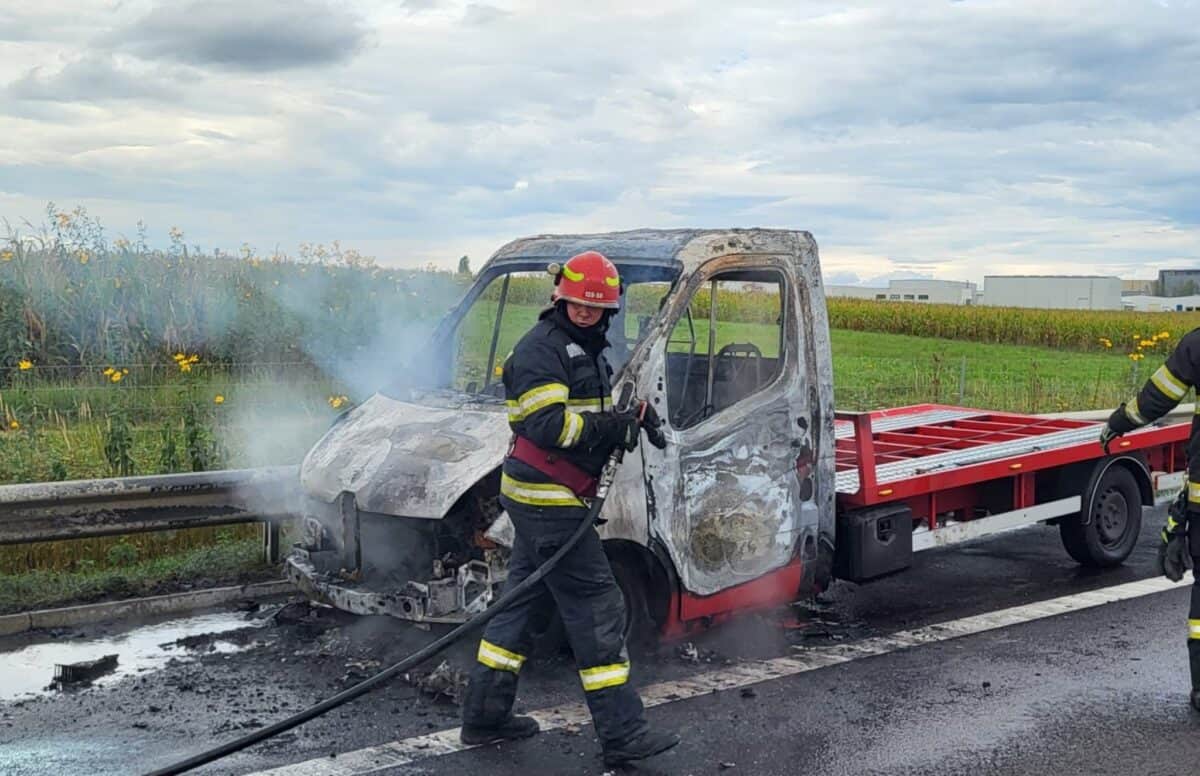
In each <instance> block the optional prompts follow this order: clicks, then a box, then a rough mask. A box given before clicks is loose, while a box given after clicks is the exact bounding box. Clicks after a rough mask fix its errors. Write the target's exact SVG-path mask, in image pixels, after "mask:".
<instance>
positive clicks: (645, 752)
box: [604, 730, 679, 766]
mask: <svg viewBox="0 0 1200 776" xmlns="http://www.w3.org/2000/svg"><path fill="white" fill-rule="evenodd" d="M678 743H679V735H678V734H676V733H667V732H665V731H662V730H647V731H646V732H644V733H642V734H641V735H639V736H638V737H637V738H634V739H632V740H630V741H627V742H625V743H623V744H613V745H609V746H606V747H604V764H605V765H607V766H616V765H621V764H623V763H629V762H633V761H634V760H644V759H646V758H647V757H653V756H654V755H656V754H661V753H663V752H665V751H667V750H668V749H670V748H671V747H673V746H675V745H676V744H678Z"/></svg>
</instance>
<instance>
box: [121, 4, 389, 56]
mask: <svg viewBox="0 0 1200 776" xmlns="http://www.w3.org/2000/svg"><path fill="white" fill-rule="evenodd" d="M366 36H367V32H366V30H365V28H364V27H363V25H362V22H361V21H360V20H359V18H358V17H357V16H355V15H353V14H351V13H349V12H347V11H345V10H343V9H341V8H339V7H335V6H333V5H331V4H329V3H326V2H321V0H255V1H254V2H249V3H247V2H235V1H234V0H195V1H194V2H191V3H186V4H176V3H172V2H168V3H165V4H163V5H160V6H159V7H157V8H155V9H154V10H153V11H151V12H150V13H149V14H147V15H146V16H145V17H143V18H142V19H141V20H139V21H137V22H135V23H134V24H133V25H132V26H130V27H128V28H127V29H125V30H122V31H120V32H117V33H116V34H114V35H112V36H110V38H109V42H111V43H112V44H113V45H116V46H120V47H122V48H127V49H128V50H130V51H132V52H134V53H137V54H139V55H141V56H144V57H150V58H155V59H172V60H176V61H179V62H185V63H187V64H191V65H199V66H205V65H215V66H219V67H226V68H230V69H233V70H244V71H252V72H264V71H274V70H287V69H291V68H298V67H307V66H313V65H325V64H331V63H336V62H342V61H345V60H348V59H350V58H352V57H353V56H354V55H355V54H356V53H358V51H359V50H360V49H361V48H362V47H363V45H364V44H365V42H366Z"/></svg>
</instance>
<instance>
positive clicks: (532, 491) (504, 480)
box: [500, 473, 583, 507]
mask: <svg viewBox="0 0 1200 776" xmlns="http://www.w3.org/2000/svg"><path fill="white" fill-rule="evenodd" d="M500 495H502V496H506V497H508V498H510V499H512V500H513V501H516V502H517V503H519V504H529V505H530V506H535V507H581V506H583V502H582V501H580V500H579V497H578V496H576V495H575V494H574V493H573V492H572V491H571V489H570V488H568V487H567V486H566V485H559V484H558V483H554V482H521V481H520V480H514V479H513V478H512V477H509V476H508V475H507V474H504V473H501V474H500Z"/></svg>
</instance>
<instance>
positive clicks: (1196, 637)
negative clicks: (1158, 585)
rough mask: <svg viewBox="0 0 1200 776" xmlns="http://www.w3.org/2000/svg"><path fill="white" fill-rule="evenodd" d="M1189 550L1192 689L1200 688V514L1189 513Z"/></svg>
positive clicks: (1189, 632)
mask: <svg viewBox="0 0 1200 776" xmlns="http://www.w3.org/2000/svg"><path fill="white" fill-rule="evenodd" d="M1188 550H1189V552H1191V554H1192V566H1193V571H1192V574H1193V581H1192V603H1191V606H1189V607H1188V642H1187V650H1188V668H1189V669H1191V673H1192V689H1193V690H1200V516H1197V515H1196V514H1195V513H1190V514H1189V515H1188Z"/></svg>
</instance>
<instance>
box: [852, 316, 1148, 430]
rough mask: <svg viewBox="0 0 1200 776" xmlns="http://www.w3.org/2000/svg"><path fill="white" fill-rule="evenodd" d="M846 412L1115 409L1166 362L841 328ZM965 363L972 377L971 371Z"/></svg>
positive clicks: (1105, 354)
mask: <svg viewBox="0 0 1200 776" xmlns="http://www.w3.org/2000/svg"><path fill="white" fill-rule="evenodd" d="M831 337H832V347H833V369H834V395H835V397H836V403H837V406H838V407H839V409H855V410H862V409H875V408H879V407H887V406H894V405H901V404H912V403H921V402H941V403H950V404H957V403H962V404H965V405H967V406H972V407H981V408H985V409H997V410H1007V411H1013V412H1057V411H1065V410H1083V409H1098V408H1108V407H1115V406H1116V405H1117V404H1119V403H1120V402H1121V401H1124V400H1125V399H1127V398H1128V397H1129V395H1130V394H1131V392H1133V391H1134V390H1136V388H1137V387H1138V386H1140V385H1141V383H1142V382H1143V381H1144V380H1146V379H1147V378H1148V377H1149V375H1150V373H1151V372H1153V370H1154V369H1157V368H1158V363H1157V362H1156V361H1155V360H1152V359H1149V358H1147V359H1145V360H1143V361H1140V362H1137V363H1136V364H1135V363H1134V362H1133V361H1130V360H1129V359H1128V358H1127V357H1125V356H1121V355H1109V354H1107V353H1081V352H1077V351H1067V350H1059V349H1054V348H1041V347H1032V346H1025V345H993V344H984V343H974V342H961V341H957V340H945V339H933V338H927V337H912V336H907V335H901V334H879V333H874V332H858V331H845V330H834V331H833V332H832V333H831ZM964 366H965V372H964Z"/></svg>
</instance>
